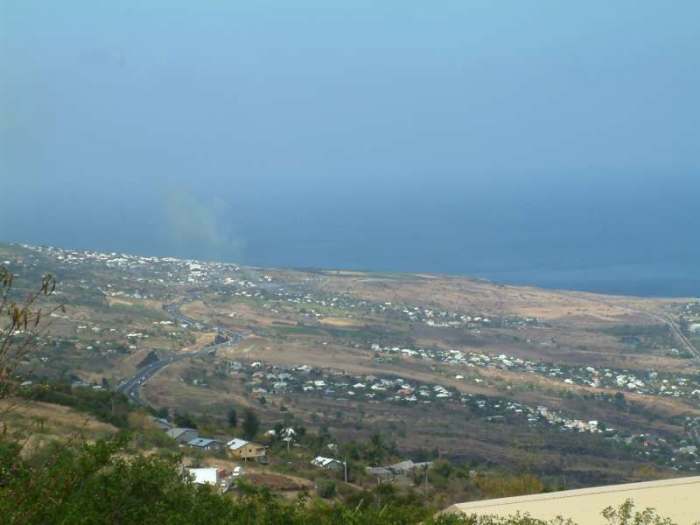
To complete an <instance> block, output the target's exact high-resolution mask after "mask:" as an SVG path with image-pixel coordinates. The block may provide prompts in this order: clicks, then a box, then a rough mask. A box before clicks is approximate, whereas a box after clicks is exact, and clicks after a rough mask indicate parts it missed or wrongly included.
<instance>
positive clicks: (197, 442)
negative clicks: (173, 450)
mask: <svg viewBox="0 0 700 525" xmlns="http://www.w3.org/2000/svg"><path fill="white" fill-rule="evenodd" d="M187 446H188V447H192V448H196V449H199V450H206V451H212V450H219V449H220V448H221V443H219V442H218V441H217V440H216V439H210V438H204V437H196V438H194V439H192V440H190V441H188V442H187Z"/></svg>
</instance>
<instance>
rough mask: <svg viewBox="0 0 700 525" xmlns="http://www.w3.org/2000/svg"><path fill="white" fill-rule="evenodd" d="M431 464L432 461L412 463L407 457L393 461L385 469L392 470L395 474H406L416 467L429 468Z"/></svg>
mask: <svg viewBox="0 0 700 525" xmlns="http://www.w3.org/2000/svg"><path fill="white" fill-rule="evenodd" d="M432 464H433V463H432V462H431V461H426V462H423V463H414V462H413V461H411V460H410V459H408V460H406V461H401V462H399V463H394V464H393V465H389V466H388V467H387V469H389V470H390V471H392V472H393V473H394V474H395V475H397V476H407V475H409V474H410V473H411V472H413V471H414V470H416V469H427V468H430V466H431V465H432Z"/></svg>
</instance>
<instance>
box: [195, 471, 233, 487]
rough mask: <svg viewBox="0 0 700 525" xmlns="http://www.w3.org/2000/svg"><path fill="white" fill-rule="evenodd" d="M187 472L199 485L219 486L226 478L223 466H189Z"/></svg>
mask: <svg viewBox="0 0 700 525" xmlns="http://www.w3.org/2000/svg"><path fill="white" fill-rule="evenodd" d="M187 474H188V475H189V476H190V478H191V479H192V482H193V483H196V484H197V485H212V486H218V485H219V484H220V483H221V482H222V480H223V479H224V475H225V472H224V469H221V468H188V469H187Z"/></svg>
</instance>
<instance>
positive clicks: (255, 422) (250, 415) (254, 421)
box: [242, 409, 260, 439]
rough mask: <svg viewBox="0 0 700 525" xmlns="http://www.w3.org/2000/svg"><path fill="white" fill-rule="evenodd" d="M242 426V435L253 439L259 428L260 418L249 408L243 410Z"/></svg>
mask: <svg viewBox="0 0 700 525" xmlns="http://www.w3.org/2000/svg"><path fill="white" fill-rule="evenodd" d="M242 426H243V437H244V438H246V439H253V438H254V437H255V435H256V434H257V433H258V431H259V430H260V420H259V419H258V416H256V415H255V412H253V411H252V410H250V409H247V410H246V411H245V414H244V416H243V425H242Z"/></svg>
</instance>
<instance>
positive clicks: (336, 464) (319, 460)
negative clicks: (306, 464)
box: [311, 456, 345, 471]
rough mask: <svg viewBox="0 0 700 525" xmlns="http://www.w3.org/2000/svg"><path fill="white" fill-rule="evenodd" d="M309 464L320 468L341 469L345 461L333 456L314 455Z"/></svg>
mask: <svg viewBox="0 0 700 525" xmlns="http://www.w3.org/2000/svg"><path fill="white" fill-rule="evenodd" d="M311 464H312V465H313V466H314V467H318V468H322V469H324V470H335V471H339V470H342V469H343V468H344V467H345V463H344V462H343V461H340V460H337V459H333V458H326V457H323V456H316V457H315V458H314V459H312V460H311Z"/></svg>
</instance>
